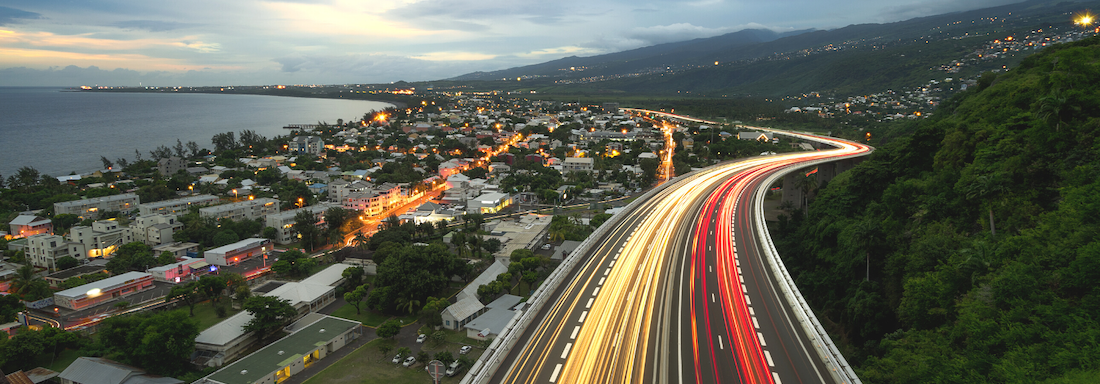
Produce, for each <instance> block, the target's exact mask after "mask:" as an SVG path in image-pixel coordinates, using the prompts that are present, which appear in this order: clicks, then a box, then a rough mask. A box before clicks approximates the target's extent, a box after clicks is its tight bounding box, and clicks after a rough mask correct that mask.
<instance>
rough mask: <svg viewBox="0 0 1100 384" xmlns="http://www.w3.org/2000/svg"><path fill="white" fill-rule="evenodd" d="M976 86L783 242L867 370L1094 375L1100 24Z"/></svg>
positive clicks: (795, 223)
mask: <svg viewBox="0 0 1100 384" xmlns="http://www.w3.org/2000/svg"><path fill="white" fill-rule="evenodd" d="M975 88H976V89H971V90H970V91H967V92H964V93H962V94H960V95H958V96H957V97H955V98H954V99H952V100H950V101H949V102H946V103H944V105H943V106H942V107H941V109H940V110H939V111H937V114H936V117H935V118H933V119H929V120H925V121H920V122H913V123H912V124H911V125H910V126H908V127H906V129H907V130H908V131H909V132H911V134H910V135H908V136H905V137H902V138H900V139H896V140H893V141H892V142H891V143H889V144H887V145H884V146H882V147H881V148H879V150H878V151H876V152H875V153H874V154H873V155H872V156H871V157H870V158H869V159H868V160H867V161H865V162H863V163H862V164H860V165H859V166H857V167H856V168H854V169H853V170H852V171H850V172H847V173H845V174H842V175H841V176H839V177H837V178H836V179H834V180H832V181H831V182H830V183H828V185H826V186H823V187H822V189H821V190H819V191H818V195H817V198H816V200H815V201H814V202H813V204H812V205H811V206H810V208H809V210H808V213H807V214H806V215H805V216H804V217H803V216H802V215H801V214H797V213H796V214H795V215H794V217H792V218H790V220H786V218H784V219H781V221H780V223H779V224H778V225H777V228H776V230H775V232H774V233H775V234H776V236H777V237H778V238H779V239H780V242H779V246H780V253H781V254H782V255H783V257H784V259H785V262H786V263H787V266H788V268H791V269H792V273H793V275H794V276H795V279H796V281H797V284H798V285H799V287H800V288H801V290H802V292H803V294H804V295H806V296H807V299H809V300H810V302H811V303H812V305H813V306H814V308H815V309H816V311H817V313H818V316H819V317H820V318H821V319H822V322H823V323H824V324H826V327H827V328H830V331H831V332H832V333H833V337H834V338H835V339H837V340H838V341H840V342H841V344H842V345H843V348H844V349H845V355H846V356H847V357H848V358H849V360H850V362H852V363H853V365H854V366H855V367H857V373H858V374H859V376H860V377H861V378H862V379H863V380H864V382H867V383H985V382H990V383H1036V382H1050V383H1077V382H1081V383H1084V382H1097V378H1098V377H1100V359H1098V358H1097V357H1098V356H1100V138H1098V135H1100V38H1095V37H1094V38H1090V39H1086V40H1082V41H1079V42H1076V43H1070V44H1061V45H1055V46H1052V47H1049V48H1047V49H1045V50H1044V51H1042V52H1040V53H1038V54H1035V55H1033V56H1031V57H1029V58H1027V59H1025V60H1023V62H1021V64H1020V65H1019V66H1018V67H1017V68H1016V69H1015V70H1013V71H1011V72H1009V73H1006V74H1002V75H1000V76H996V77H995V76H994V75H993V74H986V75H984V76H983V77H982V79H981V81H979V84H978V87H975ZM884 136H885V135H884ZM868 278H869V279H868Z"/></svg>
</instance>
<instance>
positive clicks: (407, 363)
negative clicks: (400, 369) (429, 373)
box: [401, 356, 416, 367]
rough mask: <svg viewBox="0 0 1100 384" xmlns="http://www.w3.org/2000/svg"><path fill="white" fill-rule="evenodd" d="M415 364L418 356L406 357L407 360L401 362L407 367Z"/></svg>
mask: <svg viewBox="0 0 1100 384" xmlns="http://www.w3.org/2000/svg"><path fill="white" fill-rule="evenodd" d="M413 364H416V356H409V357H406V358H405V362H404V363H401V365H404V366H406V367H409V366H412V365H413Z"/></svg>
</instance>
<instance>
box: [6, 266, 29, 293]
mask: <svg viewBox="0 0 1100 384" xmlns="http://www.w3.org/2000/svg"><path fill="white" fill-rule="evenodd" d="M34 277H35V276H34V266H33V265H30V264H25V265H23V266H22V267H19V269H16V270H15V279H13V280H12V282H11V290H12V293H14V294H17V295H20V296H22V295H24V294H26V293H27V291H28V289H30V287H31V283H33V282H34Z"/></svg>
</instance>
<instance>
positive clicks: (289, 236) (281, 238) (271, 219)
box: [264, 203, 339, 244]
mask: <svg viewBox="0 0 1100 384" xmlns="http://www.w3.org/2000/svg"><path fill="white" fill-rule="evenodd" d="M337 207H339V205H336V204H332V203H322V204H317V205H313V206H309V207H305V208H299V209H292V210H289V211H282V212H278V213H273V214H270V215H267V218H265V219H264V220H265V221H266V224H267V226H268V227H271V228H275V231H276V233H278V235H276V236H275V242H276V243H278V244H290V243H293V242H295V241H298V231H297V230H295V229H294V224H295V223H296V222H297V220H296V219H295V217H296V216H298V213H299V212H309V213H310V214H311V215H313V216H314V217H316V218H317V224H318V225H322V224H324V222H325V211H327V210H328V209H329V208H337Z"/></svg>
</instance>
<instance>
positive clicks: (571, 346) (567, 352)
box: [561, 343, 573, 359]
mask: <svg viewBox="0 0 1100 384" xmlns="http://www.w3.org/2000/svg"><path fill="white" fill-rule="evenodd" d="M570 348H573V343H565V351H563V352H562V353H561V358H563V359H564V358H566V357H569V349H570Z"/></svg>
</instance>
